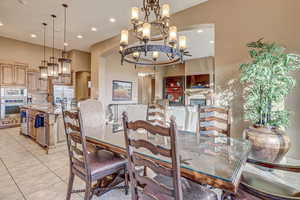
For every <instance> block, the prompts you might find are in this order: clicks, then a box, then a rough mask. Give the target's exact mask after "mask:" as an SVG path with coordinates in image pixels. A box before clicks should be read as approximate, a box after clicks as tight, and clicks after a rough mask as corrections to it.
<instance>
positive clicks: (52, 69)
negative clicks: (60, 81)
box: [48, 15, 59, 78]
mask: <svg viewBox="0 0 300 200" xmlns="http://www.w3.org/2000/svg"><path fill="white" fill-rule="evenodd" d="M51 17H52V22H53V35H52V36H53V38H52V39H53V40H52V42H53V43H52V56H51V57H50V60H49V62H48V77H51V78H58V71H59V69H58V64H57V59H56V58H55V56H54V51H55V50H54V36H55V35H54V33H55V29H54V25H55V23H54V21H55V18H56V15H51Z"/></svg>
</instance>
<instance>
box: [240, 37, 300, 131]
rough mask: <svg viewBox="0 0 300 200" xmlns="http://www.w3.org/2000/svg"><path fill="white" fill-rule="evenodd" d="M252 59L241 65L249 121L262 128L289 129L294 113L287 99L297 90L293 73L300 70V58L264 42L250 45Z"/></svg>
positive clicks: (259, 41) (280, 47)
mask: <svg viewBox="0 0 300 200" xmlns="http://www.w3.org/2000/svg"><path fill="white" fill-rule="evenodd" d="M247 46H248V47H249V48H250V50H249V54H250V57H251V59H252V61H251V62H250V63H247V64H242V65H241V66H240V70H241V72H242V74H241V80H240V81H241V83H243V84H244V86H245V89H244V93H245V101H246V102H245V105H244V108H245V119H246V120H250V121H251V122H253V123H255V124H257V125H261V126H275V127H287V126H288V123H289V115H290V112H289V111H288V110H286V109H285V108H284V100H285V98H286V97H287V95H288V93H289V92H290V90H291V89H292V88H293V87H295V85H296V80H295V79H294V78H293V77H292V76H291V75H290V74H289V73H290V72H291V71H294V70H297V69H300V56H299V55H297V54H292V53H285V48H284V47H282V46H280V45H277V44H276V43H265V42H263V39H260V40H258V41H256V42H251V43H249V44H247Z"/></svg>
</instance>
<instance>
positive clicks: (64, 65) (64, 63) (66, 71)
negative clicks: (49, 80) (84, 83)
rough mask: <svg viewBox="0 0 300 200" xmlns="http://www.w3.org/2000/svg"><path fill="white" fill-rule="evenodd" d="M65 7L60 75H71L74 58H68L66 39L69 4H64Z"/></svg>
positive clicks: (59, 61) (59, 60)
mask: <svg viewBox="0 0 300 200" xmlns="http://www.w3.org/2000/svg"><path fill="white" fill-rule="evenodd" d="M62 6H63V7H64V14H65V20H64V49H63V51H62V57H61V58H59V59H58V63H59V70H58V71H59V75H71V62H72V60H71V59H69V58H68V53H67V50H66V48H67V44H68V43H67V41H66V38H67V37H66V26H67V8H68V5H67V4H62Z"/></svg>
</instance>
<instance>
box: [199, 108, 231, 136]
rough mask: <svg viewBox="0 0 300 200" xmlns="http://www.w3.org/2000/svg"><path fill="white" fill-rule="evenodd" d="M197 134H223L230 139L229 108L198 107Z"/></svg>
mask: <svg viewBox="0 0 300 200" xmlns="http://www.w3.org/2000/svg"><path fill="white" fill-rule="evenodd" d="M198 118H199V121H198V124H197V130H198V131H197V132H199V133H200V134H202V135H207V136H217V135H219V134H224V135H226V136H227V137H230V129H231V110H230V108H229V107H219V106H200V105H199V107H198Z"/></svg>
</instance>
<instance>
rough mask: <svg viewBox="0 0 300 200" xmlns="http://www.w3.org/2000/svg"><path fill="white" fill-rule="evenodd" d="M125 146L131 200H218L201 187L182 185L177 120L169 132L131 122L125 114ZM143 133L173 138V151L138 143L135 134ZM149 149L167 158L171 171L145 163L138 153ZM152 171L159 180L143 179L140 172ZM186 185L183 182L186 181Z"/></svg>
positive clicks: (213, 194) (150, 144)
mask: <svg viewBox="0 0 300 200" xmlns="http://www.w3.org/2000/svg"><path fill="white" fill-rule="evenodd" d="M123 125H124V134H125V143H126V149H127V155H128V171H129V175H130V180H131V186H132V187H131V194H132V200H171V199H173V200H183V199H185V200H192V199H193V200H197V199H199V200H200V199H207V200H210V199H212V200H217V195H216V194H215V193H214V192H212V191H210V190H209V189H207V188H205V187H202V186H201V185H197V186H195V185H193V186H192V183H191V184H190V183H189V182H188V181H187V180H185V182H186V183H185V186H183V185H182V184H183V183H182V180H181V174H180V158H179V153H178V149H177V146H178V144H177V129H176V124H175V119H174V118H171V123H170V128H166V127H162V126H155V125H152V124H150V123H149V122H146V121H141V120H140V121H135V122H128V117H127V114H126V113H124V114H123ZM138 129H143V130H145V131H147V132H149V133H151V134H153V135H159V136H163V137H168V138H170V148H169V149H167V148H166V147H162V146H159V145H156V144H153V143H151V142H150V141H147V140H144V139H135V138H134V136H133V133H136V134H138V133H137V132H136V131H137V130H138ZM143 148H144V149H147V150H149V151H150V152H151V153H153V154H155V155H160V156H163V157H168V158H169V159H170V160H171V163H170V164H171V168H167V167H165V166H163V165H161V164H160V163H159V162H155V161H153V160H149V159H146V158H144V157H142V156H140V154H139V153H138V152H137V151H136V149H143ZM139 167H147V168H150V169H151V170H152V171H153V172H154V173H155V174H157V176H156V177H155V178H151V177H150V176H147V175H145V174H144V175H141V174H140V173H139V171H138V170H137V168H139ZM183 182H184V181H183Z"/></svg>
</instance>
